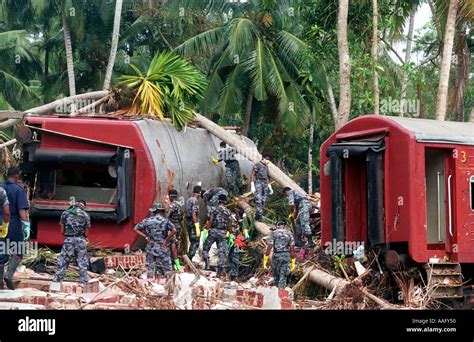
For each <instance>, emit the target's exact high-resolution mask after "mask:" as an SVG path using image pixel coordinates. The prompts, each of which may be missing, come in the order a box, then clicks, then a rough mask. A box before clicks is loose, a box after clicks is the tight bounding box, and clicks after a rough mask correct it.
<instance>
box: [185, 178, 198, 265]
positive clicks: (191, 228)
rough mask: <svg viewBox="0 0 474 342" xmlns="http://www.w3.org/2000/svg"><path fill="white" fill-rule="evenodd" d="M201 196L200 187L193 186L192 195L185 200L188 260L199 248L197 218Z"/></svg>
mask: <svg viewBox="0 0 474 342" xmlns="http://www.w3.org/2000/svg"><path fill="white" fill-rule="evenodd" d="M200 197H201V187H200V186H195V187H194V188H193V195H192V196H191V197H190V198H189V199H188V200H187V201H186V212H185V214H186V228H187V229H188V236H189V243H190V245H189V252H188V257H189V260H193V258H194V255H195V254H196V252H197V250H198V248H199V237H200V236H201V229H200V218H199V198H200Z"/></svg>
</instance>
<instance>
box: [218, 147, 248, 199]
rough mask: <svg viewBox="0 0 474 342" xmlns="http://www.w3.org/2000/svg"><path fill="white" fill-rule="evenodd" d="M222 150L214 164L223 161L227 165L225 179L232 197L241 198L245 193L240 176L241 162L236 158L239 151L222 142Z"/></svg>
mask: <svg viewBox="0 0 474 342" xmlns="http://www.w3.org/2000/svg"><path fill="white" fill-rule="evenodd" d="M220 147H221V149H220V150H219V152H218V153H217V159H214V160H213V161H214V163H215V164H216V165H217V163H219V162H221V161H223V162H224V163H225V178H226V180H227V189H228V190H229V194H230V196H240V195H241V194H242V191H243V186H242V178H241V176H240V165H239V161H238V160H237V159H236V158H235V155H236V154H237V151H236V150H235V148H233V147H227V145H226V143H225V142H221V144H220Z"/></svg>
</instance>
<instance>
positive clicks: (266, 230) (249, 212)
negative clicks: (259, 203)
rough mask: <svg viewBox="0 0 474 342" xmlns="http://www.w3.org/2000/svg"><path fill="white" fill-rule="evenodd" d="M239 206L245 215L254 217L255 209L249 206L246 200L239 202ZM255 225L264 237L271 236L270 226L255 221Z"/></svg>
mask: <svg viewBox="0 0 474 342" xmlns="http://www.w3.org/2000/svg"><path fill="white" fill-rule="evenodd" d="M237 206H238V207H239V208H240V209H242V210H243V211H244V212H245V214H247V216H251V217H253V215H254V212H253V208H252V207H251V206H250V204H248V203H247V202H245V201H244V200H239V201H238V202H237ZM254 225H255V228H256V229H257V230H258V231H259V232H260V233H261V234H263V235H270V227H269V226H268V225H266V224H265V223H263V222H259V221H255V222H254Z"/></svg>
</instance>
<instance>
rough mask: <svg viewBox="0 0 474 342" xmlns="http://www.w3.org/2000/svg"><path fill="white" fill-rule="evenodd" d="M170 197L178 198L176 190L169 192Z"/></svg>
mask: <svg viewBox="0 0 474 342" xmlns="http://www.w3.org/2000/svg"><path fill="white" fill-rule="evenodd" d="M168 195H169V196H170V197H173V198H178V191H177V190H176V189H171V190H170V191H169V192H168Z"/></svg>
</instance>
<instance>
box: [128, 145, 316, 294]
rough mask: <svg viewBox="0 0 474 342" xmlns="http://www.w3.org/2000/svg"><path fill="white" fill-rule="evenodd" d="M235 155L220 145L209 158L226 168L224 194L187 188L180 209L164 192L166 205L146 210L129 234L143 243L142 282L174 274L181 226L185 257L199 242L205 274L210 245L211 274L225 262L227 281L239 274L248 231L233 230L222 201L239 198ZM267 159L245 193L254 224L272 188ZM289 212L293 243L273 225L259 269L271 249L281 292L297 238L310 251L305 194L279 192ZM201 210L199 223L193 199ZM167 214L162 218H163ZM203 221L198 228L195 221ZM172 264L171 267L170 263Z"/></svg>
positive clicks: (235, 221) (173, 195) (281, 225)
mask: <svg viewBox="0 0 474 342" xmlns="http://www.w3.org/2000/svg"><path fill="white" fill-rule="evenodd" d="M235 155H236V151H235V150H234V149H232V148H228V147H227V146H226V145H225V143H222V144H221V150H220V151H219V153H218V158H217V159H216V158H213V162H214V163H215V164H216V165H217V164H218V163H219V162H221V161H224V162H225V163H226V164H225V165H226V172H225V174H226V179H227V185H228V188H227V190H226V189H224V188H221V187H216V188H212V189H208V190H207V191H205V190H203V189H202V188H201V186H195V187H194V188H193V194H192V195H191V197H190V198H189V199H188V200H187V201H186V202H185V205H184V206H183V205H182V204H181V203H180V202H179V201H178V192H177V191H176V190H174V189H173V190H171V191H170V192H169V199H170V204H169V207H168V208H165V207H164V206H163V205H162V204H161V203H158V204H155V205H154V206H153V207H152V208H151V209H150V211H151V217H149V218H146V219H145V220H143V221H142V222H140V223H139V224H138V225H137V226H136V227H135V231H136V232H137V234H139V235H141V236H143V237H144V238H145V239H146V240H147V247H146V252H147V259H146V260H147V262H146V264H147V276H148V278H155V277H159V278H161V277H164V278H166V277H168V275H169V274H170V272H171V271H172V264H173V263H174V267H175V269H176V270H178V271H180V270H181V267H180V262H179V256H178V248H177V245H180V239H181V236H182V234H181V231H182V230H183V226H182V223H183V222H185V224H186V229H187V233H188V234H187V235H188V238H189V243H190V245H189V251H188V253H187V256H188V258H189V259H190V260H193V258H194V256H195V254H196V252H197V251H198V249H199V246H200V242H201V240H202V243H203V247H202V259H203V261H204V267H205V269H209V251H210V249H211V246H212V245H213V244H214V243H216V245H217V251H218V262H217V269H216V274H217V276H218V277H223V275H224V270H225V268H226V263H227V262H229V263H230V279H231V280H233V279H236V278H237V277H238V274H239V252H240V250H241V249H242V248H245V246H246V240H248V239H249V232H248V230H247V229H244V228H243V227H241V226H240V225H239V222H241V221H242V220H239V214H238V213H232V212H231V211H230V210H229V209H228V208H227V207H226V205H227V202H228V197H229V196H236V195H239V194H242V192H243V186H242V182H241V178H240V177H241V176H240V167H239V163H238V160H237V159H236V158H235ZM269 160H270V156H268V155H263V156H262V160H261V161H259V162H258V163H256V164H255V165H254V168H253V170H252V175H251V178H250V181H251V192H252V193H254V195H255V204H256V214H255V220H256V221H263V210H264V207H265V204H266V202H267V198H268V196H269V195H271V194H273V189H272V187H271V184H270V181H269V169H268V162H269ZM283 192H284V195H285V196H286V197H288V200H289V205H290V207H291V214H290V216H289V219H290V221H292V222H293V223H294V230H295V235H296V241H295V238H294V236H293V233H292V232H291V230H290V229H288V227H286V225H285V222H284V221H279V222H278V223H277V224H276V226H275V228H274V229H273V230H272V232H271V236H270V239H269V240H268V242H269V247H268V249H267V251H266V252H265V255H264V258H263V266H264V267H265V268H267V266H268V260H269V256H270V253H271V252H272V250H273V257H272V273H273V278H274V283H275V285H276V286H278V287H281V288H284V287H286V282H287V279H288V275H289V274H290V272H292V271H293V270H294V268H295V266H296V258H295V249H296V250H298V249H301V248H303V237H306V241H307V242H306V246H304V247H305V248H307V249H312V248H314V242H313V239H312V232H311V227H310V224H309V223H310V211H311V208H312V205H311V202H310V201H309V199H308V198H307V197H306V195H305V194H303V193H301V192H299V191H297V190H295V189H291V188H288V187H286V188H284V191H283ZM200 199H202V200H203V201H204V203H205V205H206V209H207V210H206V212H207V214H206V217H205V218H204V220H201V215H200V205H199V200H200ZM166 212H168V215H166ZM202 221H205V222H206V223H205V225H204V227H201V222H202ZM172 261H173V262H172Z"/></svg>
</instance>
